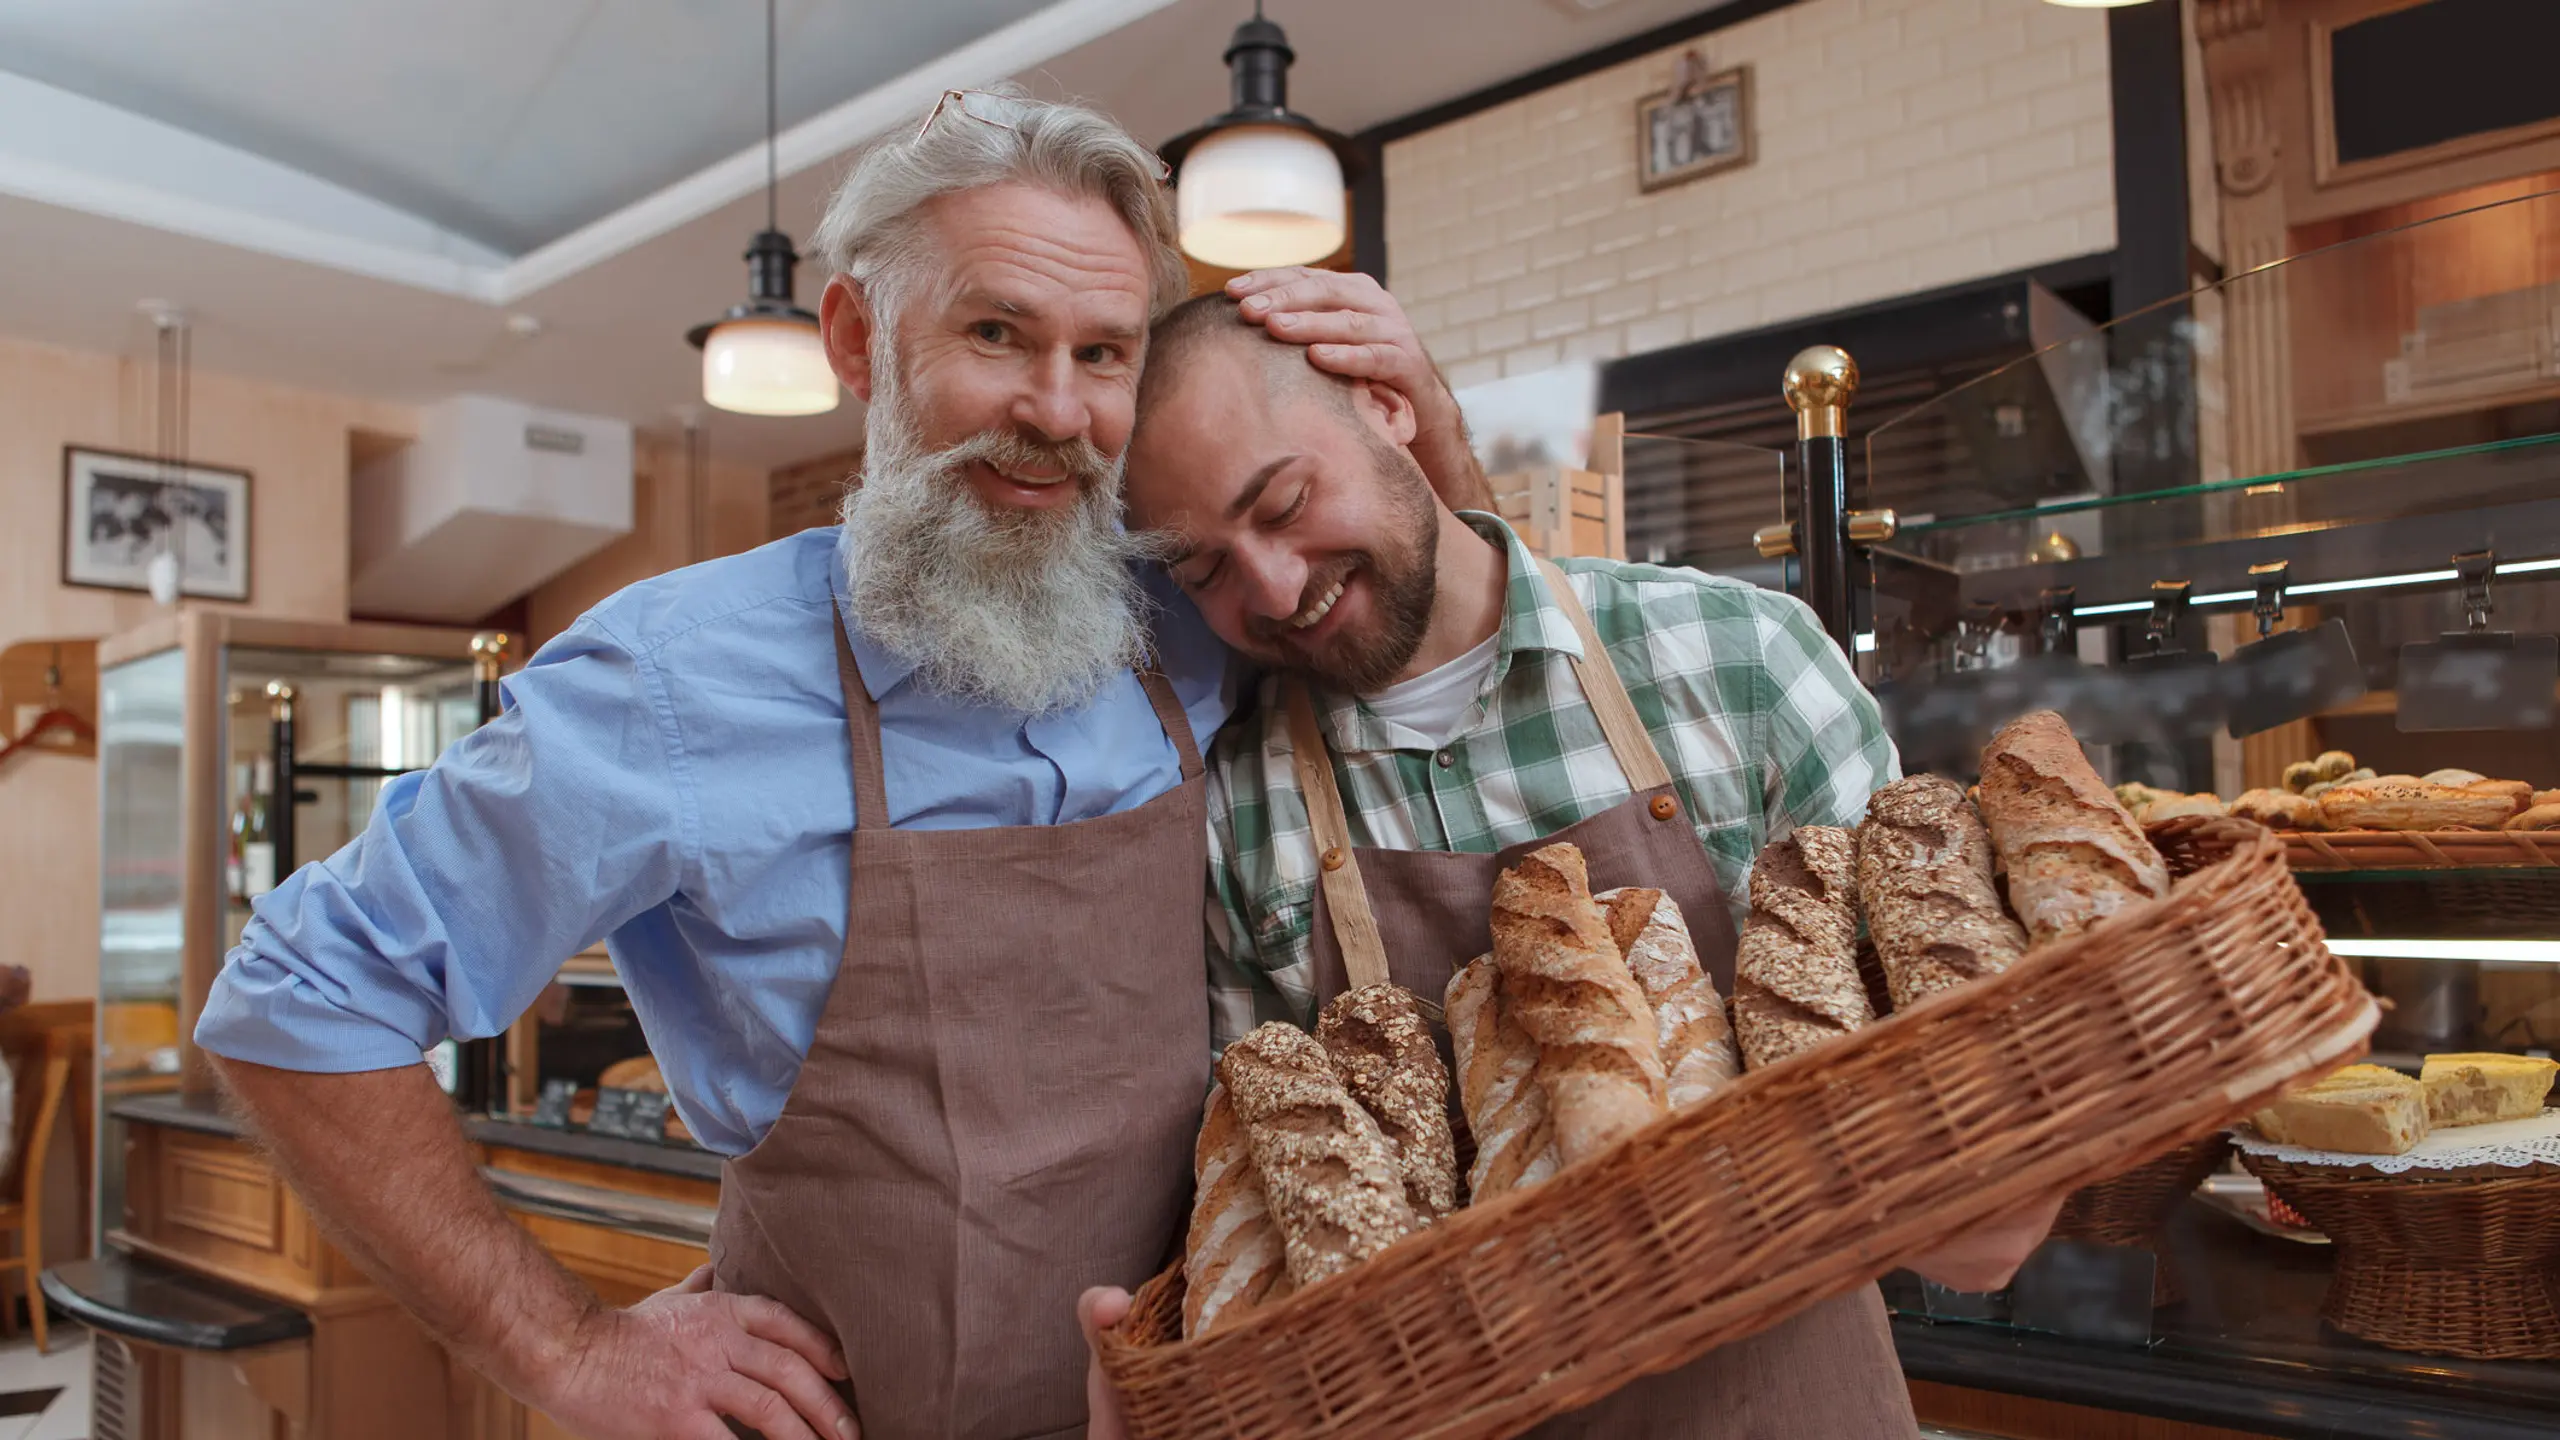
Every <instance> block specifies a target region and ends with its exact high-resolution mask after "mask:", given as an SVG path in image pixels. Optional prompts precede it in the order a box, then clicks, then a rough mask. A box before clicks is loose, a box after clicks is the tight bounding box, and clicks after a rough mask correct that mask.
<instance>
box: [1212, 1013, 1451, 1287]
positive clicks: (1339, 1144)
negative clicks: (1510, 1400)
mask: <svg viewBox="0 0 2560 1440" xmlns="http://www.w3.org/2000/svg"><path fill="white" fill-rule="evenodd" d="M1218 1079H1219V1080H1220V1081H1221V1082H1223V1083H1224V1084H1225V1085H1226V1088H1227V1094H1228V1095H1229V1097H1230V1098H1231V1099H1232V1100H1233V1101H1234V1103H1235V1108H1236V1118H1238V1119H1239V1120H1242V1121H1243V1122H1244V1127H1245V1143H1246V1145H1247V1147H1248V1148H1249V1149H1250V1150H1251V1151H1252V1152H1253V1168H1254V1170H1255V1172H1256V1173H1257V1174H1259V1175H1260V1176H1261V1177H1262V1193H1263V1196H1264V1199H1265V1200H1266V1201H1267V1202H1268V1203H1269V1205H1270V1207H1271V1215H1272V1218H1273V1219H1274V1220H1276V1221H1278V1222H1279V1226H1280V1242H1281V1251H1282V1254H1283V1255H1284V1256H1285V1257H1286V1258H1287V1262H1288V1267H1289V1279H1290V1281H1291V1282H1292V1283H1293V1284H1295V1285H1296V1286H1298V1287H1299V1288H1301V1289H1303V1288H1305V1287H1306V1286H1309V1285H1313V1284H1315V1283H1316V1282H1317V1281H1319V1280H1322V1279H1325V1278H1327V1277H1328V1276H1332V1275H1338V1274H1340V1273H1342V1272H1343V1271H1345V1270H1348V1269H1350V1268H1351V1267H1352V1266H1354V1265H1357V1264H1359V1263H1360V1262H1361V1261H1363V1260H1366V1259H1368V1258H1369V1257H1370V1256H1372V1255H1375V1254H1377V1253H1378V1252H1379V1251H1381V1250H1384V1249H1386V1248H1387V1247H1388V1246H1389V1245H1392V1244H1394V1243H1395V1242H1396V1241H1397V1240H1399V1239H1402V1238H1403V1237H1404V1236H1406V1235H1408V1234H1410V1233H1412V1232H1413V1231H1414V1230H1415V1229H1417V1228H1419V1226H1420V1225H1421V1223H1422V1222H1421V1220H1420V1218H1419V1217H1417V1216H1416V1215H1415V1214H1414V1213H1413V1205H1412V1202H1410V1201H1408V1200H1406V1199H1405V1194H1404V1176H1403V1175H1402V1173H1400V1172H1399V1171H1398V1169H1397V1167H1396V1157H1395V1152H1394V1150H1393V1149H1392V1148H1390V1147H1389V1146H1388V1144H1387V1137H1386V1135H1385V1134H1384V1133H1383V1132H1381V1131H1380V1130H1379V1129H1378V1122H1377V1121H1375V1120H1373V1119H1371V1118H1370V1116H1369V1112H1368V1111H1366V1110H1363V1109H1361V1108H1360V1105H1359V1102H1357V1101H1355V1100H1353V1099H1352V1098H1351V1092H1350V1091H1349V1090H1346V1089H1344V1088H1343V1084H1342V1080H1341V1077H1339V1076H1337V1075H1335V1074H1334V1073H1333V1059H1332V1057H1331V1056H1329V1055H1327V1054H1326V1053H1325V1048H1324V1046H1323V1045H1321V1044H1319V1043H1318V1042H1317V1040H1316V1038H1315V1037H1314V1036H1312V1035H1310V1034H1308V1033H1307V1032H1305V1031H1304V1030H1300V1029H1299V1028H1297V1027H1296V1026H1294V1025H1289V1024H1285V1023H1282V1022H1279V1021H1274V1022H1272V1023H1270V1024H1267V1025H1263V1026H1261V1027H1259V1028H1257V1029H1255V1030H1254V1031H1253V1032H1252V1033H1251V1034H1249V1035H1246V1036H1245V1037H1244V1038H1243V1039H1241V1040H1238V1041H1236V1042H1235V1043H1234V1044H1232V1045H1229V1046H1228V1047H1227V1051H1226V1053H1225V1054H1224V1055H1221V1056H1219V1057H1218Z"/></svg>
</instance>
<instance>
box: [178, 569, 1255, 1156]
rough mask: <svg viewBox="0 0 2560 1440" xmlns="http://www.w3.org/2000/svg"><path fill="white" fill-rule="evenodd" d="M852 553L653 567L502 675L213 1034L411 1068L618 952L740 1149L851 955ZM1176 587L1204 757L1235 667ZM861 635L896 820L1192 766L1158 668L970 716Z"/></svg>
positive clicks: (1012, 802) (675, 1080) (1107, 789)
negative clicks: (1146, 678)
mask: <svg viewBox="0 0 2560 1440" xmlns="http://www.w3.org/2000/svg"><path fill="white" fill-rule="evenodd" d="M837 541H838V532H837V531H836V530H834V529H820V530H810V531H806V532H803V533H802V534H799V535H796V536H793V537H791V538H789V539H786V540H779V541H776V542H774V543H773V544H770V545H766V546H764V547H762V548H761V549H757V550H753V551H750V552H748V553H747V554H744V555H736V556H731V557H728V558H726V559H721V560H714V561H711V562H709V563H708V564H703V565H696V566H693V567H691V568H689V569H684V570H678V571H675V572H673V573H671V574H667V575H662V576H659V577H657V578H655V579H652V580H648V581H644V582H642V583H640V584H638V585H634V586H632V587H631V588H629V589H627V590H624V591H622V592H621V593H619V594H617V595H615V596H613V597H612V598H610V599H608V600H606V601H605V602H604V603H603V604H601V605H599V606H597V607H596V608H595V609H594V610H592V611H590V612H588V613H587V614H586V615H585V616H584V617H583V618H581V619H580V620H579V621H578V623H577V624H575V625H573V626H571V627H570V628H569V629H568V630H567V631H565V632H564V633H562V634H561V635H560V636H559V637H558V638H556V639H554V640H553V641H552V642H551V643H550V644H548V645H545V646H543V647H542V649H541V651H540V652H539V653H537V654H536V655H535V656H534V657H533V659H532V661H531V662H530V663H528V664H527V665H526V666H525V667H524V668H523V669H522V670H521V671H519V672H517V673H516V674H515V675H512V676H510V677H508V678H507V680H506V682H505V693H506V698H507V709H506V712H505V714H503V715H502V716H500V717H499V718H498V719H496V720H494V721H492V722H491V723H490V724H488V725H486V726H484V727H482V728H481V729H480V730H478V731H477V732H475V733H473V734H472V735H470V736H469V737H467V738H465V739H463V740H462V741H460V742H459V743H457V744H455V745H454V746H452V747H451V748H450V749H448V750H447V751H446V752H445V754H444V756H443V757H442V758H441V759H439V760H438V761H437V762H436V764H435V766H434V768H432V769H430V770H427V771H424V772H422V773H419V774H413V775H405V776H402V777H400V778H399V779H396V780H394V781H392V782H391V783H390V784H388V785H387V786H385V787H384V788H383V792H382V796H381V799H380V800H379V802H378V803H377V804H376V806H375V809H374V812H373V816H372V818H371V820H370V821H369V822H368V823H367V824H366V826H365V828H364V832H363V833H362V834H361V835H359V836H358V837H357V838H356V839H355V840H354V841H353V842H352V843H350V844H349V845H347V846H346V848H344V849H342V850H340V851H339V852H338V853H337V854H335V855H332V856H330V857H329V858H328V859H327V860H324V861H321V862H319V863H317V864H314V865H306V866H304V867H303V868H302V869H301V870H299V871H297V872H296V873H295V874H294V875H293V876H292V877H290V878H289V879H287V880H286V881H285V882H284V883H283V884H282V885H279V886H278V887H276V889H275V891H274V892H273V893H272V894H270V895H268V896H267V897H266V898H265V899H263V900H261V901H260V902H259V904H258V907H257V912H256V914H255V915H254V916H253V917H252V918H251V920H250V921H249V924H248V928H247V930H246V932H245V933H244V934H243V935H242V937H241V941H240V944H239V946H238V947H237V948H235V949H234V950H233V951H232V952H231V954H230V956H229V957H228V959H227V960H226V962H225V963H224V966H223V969H222V973H221V975H220V976H219V977H218V978H217V979H216V980H215V982H214V985H213V993H212V996H211V998H210V999H209V1000H208V1001H207V1002H206V1006H205V1011H204V1015H203V1018H202V1019H201V1020H200V1021H199V1022H198V1024H197V1026H196V1042H197V1043H198V1044H200V1045H202V1046H204V1047H205V1048H206V1049H208V1050H211V1051H213V1052H214V1053H215V1054H218V1055H224V1056H228V1057H231V1058H234V1059H239V1060H247V1061H251V1062H254V1063H258V1064H264V1065H272V1066H277V1067H280V1068H284V1069H291V1070H316V1071H333V1072H344V1071H355V1070H379V1069H388V1068H391V1067H395V1066H402V1065H414V1064H416V1063H417V1062H418V1058H419V1053H420V1051H422V1050H423V1049H425V1048H426V1047H429V1046H432V1045H434V1044H435V1043H437V1042H438V1041H440V1040H442V1039H444V1038H445V1037H446V1036H448V1035H451V1036H455V1037H459V1038H463V1039H475V1038H479V1037H483V1036H489V1035H495V1034H498V1033H499V1032H501V1031H503V1030H504V1029H505V1028H506V1027H507V1025H508V1023H509V1022H511V1021H513V1020H514V1019H515V1018H516V1017H517V1016H518V1015H520V1014H522V1013H523V1012H524V1010H525V1008H526V1007H527V1006H529V1005H530V1004H532V1002H533V999H534V997H535V996H536V995H537V994H539V993H540V991H541V990H542V988H543V986H544V985H545V984H547V983H548V982H549V981H550V979H551V977H552V975H553V974H554V973H555V972H556V971H557V970H558V969H559V966H560V962H561V961H562V960H563V959H564V958H566V957H567V956H570V955H573V954H576V953H577V952H578V951H580V950H583V949H586V948H587V947H589V946H591V945H593V944H594V943H595V942H596V941H597V940H598V939H599V938H602V939H603V940H604V941H605V942H606V945H607V947H608V949H609V950H610V951H611V953H612V955H613V960H614V965H615V968H616V969H617V970H619V971H620V973H621V975H622V980H623V985H624V988H625V989H626V990H627V991H628V992H629V993H630V996H631V1002H632V1006H633V1009H634V1010H635V1011H636V1012H637V1013H638V1015H639V1018H640V1022H641V1025H642V1026H643V1028H644V1029H645V1030H646V1031H647V1033H648V1036H649V1045H650V1050H651V1052H652V1053H653V1054H654V1055H655V1056H656V1057H657V1060H658V1065H659V1069H660V1070H661V1072H662V1073H663V1074H664V1075H665V1076H666V1081H667V1088H668V1090H669V1091H670V1092H671V1093H672V1094H673V1095H674V1097H675V1102H676V1106H677V1109H678V1111H679V1112H680V1113H681V1114H682V1115H683V1116H684V1121H685V1124H686V1126H687V1127H688V1128H690V1129H691V1130H692V1131H693V1134H694V1136H695V1138H696V1139H698V1140H700V1141H701V1142H702V1143H703V1144H704V1145H707V1146H709V1147H710V1148H712V1149H714V1150H718V1151H722V1152H724V1153H729V1154H738V1153H743V1152H744V1151H746V1150H747V1149H748V1148H750V1147H752V1146H753V1145H754V1144H755V1142H756V1141H757V1140H758V1139H759V1138H760V1137H762V1135H763V1134H764V1132H765V1130H766V1128H767V1127H769V1126H770V1125H771V1124H772V1123H773V1121H774V1118H775V1117H776V1116H777V1115H779V1114H780V1113H781V1111H782V1102H783V1099H784V1097H785V1096H786V1095H788V1094H789V1093H790V1090H791V1084H792V1081H793V1079H794V1078H795V1077H796V1076H797V1075H798V1073H799V1069H800V1061H801V1057H802V1056H804V1055H806V1054H807V1053H808V1049H809V1041H810V1038H811V1036H812V1035H813V1034H815V1032H816V1030H817V1025H818V1013H819V1011H820V1010H821V1009H822V1008H823V1007H824V1006H825V1004H826V999H827V992H828V989H829V987H830V986H831V985H832V983H833V981H834V979H835V974H836V968H837V965H838V962H839V961H840V959H841V958H842V956H843V953H844V945H845V921H846V907H847V901H848V898H849V888H848V887H849V884H850V880H849V876H848V873H847V860H848V855H849V850H850V846H851V826H852V819H853V778H852V771H851V761H850V758H849V757H848V755H847V752H846V740H845V707H844V696H843V691H842V689H841V687H840V685H839V683H838V679H837V673H836V648H835V637H834V634H833V633H832V628H831V627H832V626H833V623H834V617H835V614H836V611H837V608H838V607H840V606H841V605H842V603H843V598H842V592H843V583H842V570H841V568H840V562H839V559H838V555H839V551H838V548H837ZM1150 586H1151V588H1152V589H1153V590H1154V592H1155V594H1156V598H1157V600H1158V602H1159V605H1160V606H1161V613H1160V615H1159V617H1158V621H1157V632H1158V633H1157V643H1158V646H1159V648H1160V651H1161V657H1162V659H1161V663H1162V664H1163V666H1164V668H1165V673H1166V676H1167V678H1169V679H1170V680H1171V681H1172V682H1173V685H1174V689H1175V692H1176V694H1177V695H1179V696H1180V698H1181V700H1182V703H1183V705H1184V706H1185V708H1186V709H1187V711H1188V712H1189V715H1190V719H1191V724H1192V729H1193V733H1194V734H1195V735H1196V736H1197V738H1198V740H1199V743H1200V746H1201V748H1202V749H1203V750H1205V749H1207V748H1208V744H1209V737H1210V735H1211V734H1212V733H1213V732H1215V731H1216V729H1217V727H1218V725H1219V723H1220V722H1221V721H1222V720H1224V719H1225V718H1226V714H1227V710H1228V705H1229V698H1230V695H1231V693H1232V687H1231V686H1230V685H1229V684H1228V683H1227V681H1226V673H1227V666H1228V663H1229V662H1228V657H1227V652H1226V650H1225V648H1224V647H1223V646H1221V645H1220V644H1219V643H1218V640H1217V638H1216V637H1215V636H1214V635H1212V634H1211V633H1210V632H1209V630H1208V627H1207V626H1206V625H1205V624H1203V623H1202V622H1201V621H1200V619H1199V616H1198V613H1197V612H1196V611H1194V610H1193V609H1192V607H1191V605H1190V602H1189V601H1187V600H1185V599H1183V598H1182V597H1181V596H1180V595H1179V594H1178V593H1177V592H1175V591H1174V590H1173V589H1172V588H1171V587H1170V586H1169V585H1166V584H1163V583H1162V582H1161V581H1155V580H1151V581H1150ZM848 628H849V629H850V630H851V634H852V640H853V649H854V655H855V658H856V659H857V661H858V662H859V663H860V667H861V671H862V679H863V683H864V685H865V686H866V688H868V689H869V690H870V692H871V695H872V697H873V698H874V699H875V700H876V701H878V702H879V706H880V725H881V732H882V741H881V744H882V758H883V764H884V769H885V770H886V772H887V780H888V794H889V822H890V823H891V824H892V825H897V826H904V827H909V828H915V829H928V830H956V829H967V828H971V827H976V826H994V825H1055V824H1061V823H1065V822H1069V821H1075V820H1083V819H1089V818H1092V817H1094V816H1099V815H1108V814H1111V813H1113V812H1115V811H1120V810H1129V809H1134V808H1136V807H1138V806H1140V805H1143V804H1145V803H1146V802H1147V801H1149V800H1152V799H1154V798H1156V797H1157V796H1158V795H1161V794H1163V793H1164V792H1165V791H1167V790H1169V789H1172V788H1173V787H1174V786H1175V785H1176V784H1177V783H1178V782H1179V780H1180V769H1179V764H1178V761H1177V759H1176V757H1175V754H1174V749H1173V745H1172V743H1171V742H1170V741H1169V740H1168V739H1166V737H1165V734H1164V731H1163V728H1162V727H1161V726H1159V725H1158V724H1157V723H1156V719H1155V712H1154V711H1153V709H1152V708H1150V707H1149V705H1148V703H1147V697H1146V692H1145V690H1144V689H1143V688H1142V687H1141V686H1140V685H1139V684H1138V681H1137V678H1136V677H1135V676H1123V677H1121V678H1120V679H1119V680H1117V681H1115V682H1113V683H1112V684H1111V685H1110V686H1108V687H1107V688H1106V689H1105V690H1104V691H1103V693H1102V694H1101V696H1100V697H1098V698H1097V699H1096V700H1094V701H1093V703H1091V704H1089V705H1086V706H1085V707H1083V708H1082V709H1079V710H1075V711H1071V712H1066V713H1057V714H1047V715H1040V716H1025V715H1022V714H1018V713H1008V712H1002V711H996V710H992V709H987V708H984V707H973V706H963V705H956V704H953V703H951V702H949V701H947V700H944V699H942V698H940V697H938V696H935V695H933V694H930V693H928V692H927V691H925V690H924V689H923V687H921V686H920V685H917V684H915V683H913V682H912V681H911V679H910V673H911V671H912V670H913V668H914V667H913V666H912V665H910V664H908V663H907V662H905V661H903V660H901V659H899V658H898V657H896V656H895V655H892V654H890V653H889V652H887V651H884V650H882V649H880V648H879V647H878V646H876V645H873V644H870V643H868V642H867V641H866V639H865V637H864V636H863V634H862V632H861V631H860V630H859V629H858V628H853V627H848ZM855 943H856V944H859V943H861V942H860V940H859V938H858V937H857V939H856V940H855ZM1035 959H1036V957H1025V961H1024V963H1026V964H1029V963H1034V961H1035ZM1204 983H1205V982H1204ZM1201 1044H1202V1045H1204V1046H1205V1045H1207V1044H1208V1036H1206V1035H1205V1034H1204V1035H1202V1036H1201Z"/></svg>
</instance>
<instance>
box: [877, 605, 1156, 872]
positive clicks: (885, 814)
mask: <svg viewBox="0 0 2560 1440" xmlns="http://www.w3.org/2000/svg"><path fill="white" fill-rule="evenodd" d="M835 614H836V681H837V683H838V684H840V685H842V686H843V687H844V722H845V736H846V744H847V746H848V747H849V749H850V750H851V752H852V755H853V828H855V829H856V830H886V829H888V828H889V782H888V776H887V773H886V771H885V770H884V769H883V768H882V766H881V763H880V704H879V702H878V701H876V700H873V699H872V698H871V691H870V689H869V687H867V686H865V685H864V684H863V683H862V667H861V666H859V665H858V664H856V663H855V662H854V658H853V640H852V638H851V637H850V636H849V635H847V634H846V632H845V628H844V611H843V610H841V609H838V610H836V612H835ZM1137 674H1138V685H1139V687H1140V688H1141V689H1143V690H1145V691H1146V692H1147V706H1148V708H1150V709H1152V710H1154V711H1155V712H1156V723H1157V724H1159V725H1162V726H1163V727H1164V733H1165V738H1166V739H1168V740H1171V741H1172V742H1173V750H1174V753H1175V754H1176V755H1178V756H1180V757H1181V760H1182V778H1183V779H1184V780H1185V781H1186V782H1188V781H1192V780H1197V779H1199V778H1200V773H1201V772H1200V745H1199V742H1198V741H1196V740H1194V739H1193V738H1192V736H1191V717H1190V716H1189V715H1187V714H1185V713H1183V709H1182V701H1181V698H1180V697H1178V696H1176V695H1175V694H1174V693H1173V685H1172V683H1171V682H1169V681H1167V680H1166V679H1165V678H1164V673H1163V672H1162V671H1160V670H1158V669H1156V667H1155V663H1154V662H1153V661H1149V662H1148V663H1147V665H1146V667H1145V668H1143V669H1141V670H1139V671H1138V672H1137Z"/></svg>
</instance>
